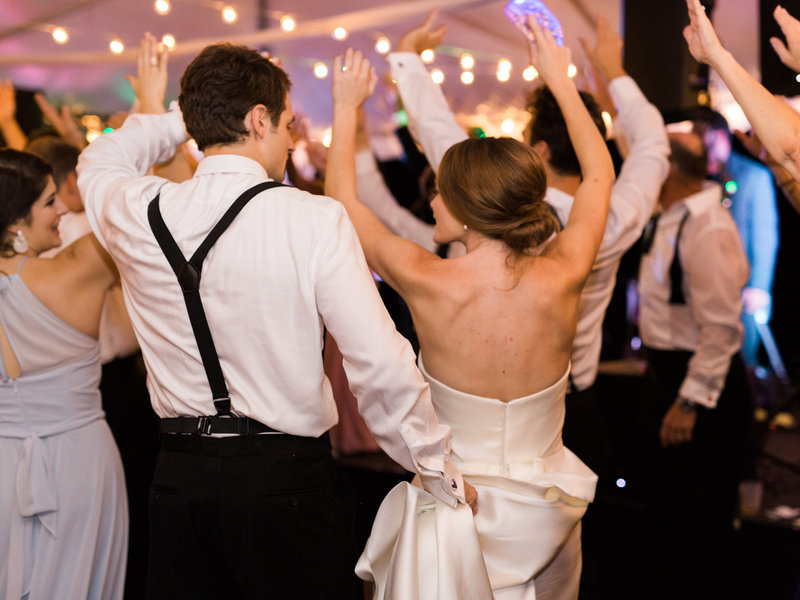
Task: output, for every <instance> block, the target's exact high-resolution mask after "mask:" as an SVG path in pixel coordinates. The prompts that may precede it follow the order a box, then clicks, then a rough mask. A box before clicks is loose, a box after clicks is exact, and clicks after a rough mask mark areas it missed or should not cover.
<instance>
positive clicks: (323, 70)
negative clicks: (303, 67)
mask: <svg viewBox="0 0 800 600" xmlns="http://www.w3.org/2000/svg"><path fill="white" fill-rule="evenodd" d="M314 76H315V77H316V78H317V79H325V78H326V77H327V76H328V65H326V64H325V63H323V62H318V63H316V64H315V65H314Z"/></svg>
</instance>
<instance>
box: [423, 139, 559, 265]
mask: <svg viewBox="0 0 800 600" xmlns="http://www.w3.org/2000/svg"><path fill="white" fill-rule="evenodd" d="M438 185H439V192H440V193H441V196H442V200H443V202H444V203H445V205H446V206H447V208H448V210H449V211H450V212H451V213H452V215H453V216H454V217H455V218H456V219H458V220H459V221H461V222H462V223H464V224H465V225H467V226H468V227H469V228H471V229H474V230H475V231H478V232H479V233H482V234H484V235H486V236H487V237H490V238H494V239H498V240H502V241H503V242H505V244H506V245H507V246H508V247H509V248H511V249H512V250H513V251H514V252H515V253H517V254H521V253H524V252H525V251H527V250H529V249H531V248H534V247H536V246H538V245H539V244H541V243H542V242H545V241H546V240H547V239H548V238H550V236H551V235H553V233H555V232H557V231H558V230H559V228H560V226H559V223H558V218H557V217H556V216H555V214H554V213H553V210H552V209H551V207H550V206H549V205H548V204H547V203H546V202H545V201H544V194H545V190H546V189H547V178H546V176H545V172H544V166H543V165H542V160H541V159H540V158H539V157H538V156H537V154H536V153H535V152H534V151H533V150H532V149H531V148H530V147H528V146H526V145H525V144H523V143H522V142H518V141H517V140H514V139H511V138H470V139H466V140H464V141H463V142H460V143H458V144H456V145H454V146H452V147H451V148H450V149H449V150H448V151H447V152H446V153H445V155H444V157H443V158H442V163H441V165H440V166H439V178H438Z"/></svg>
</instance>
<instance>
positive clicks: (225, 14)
mask: <svg viewBox="0 0 800 600" xmlns="http://www.w3.org/2000/svg"><path fill="white" fill-rule="evenodd" d="M238 18H239V13H237V12H236V9H235V8H234V7H232V6H231V5H230V4H229V5H227V6H223V7H222V20H223V21H225V22H226V23H228V24H229V25H230V24H231V23H236V20H237V19H238Z"/></svg>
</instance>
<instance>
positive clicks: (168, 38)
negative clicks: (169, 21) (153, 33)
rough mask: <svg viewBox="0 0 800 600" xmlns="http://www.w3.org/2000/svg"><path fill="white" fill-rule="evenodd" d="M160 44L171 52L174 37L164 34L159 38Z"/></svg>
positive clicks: (173, 45) (173, 46)
mask: <svg viewBox="0 0 800 600" xmlns="http://www.w3.org/2000/svg"><path fill="white" fill-rule="evenodd" d="M161 43H162V44H164V45H165V46H166V47H167V48H168V49H169V50H172V49H174V48H175V36H174V35H172V34H169V33H165V34H164V37H162V38H161Z"/></svg>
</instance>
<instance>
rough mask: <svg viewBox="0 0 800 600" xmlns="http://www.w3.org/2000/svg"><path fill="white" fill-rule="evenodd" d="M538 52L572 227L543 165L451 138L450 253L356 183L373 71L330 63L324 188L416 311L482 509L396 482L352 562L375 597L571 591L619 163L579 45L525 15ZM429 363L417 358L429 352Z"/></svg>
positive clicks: (523, 152) (515, 147)
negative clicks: (389, 216)
mask: <svg viewBox="0 0 800 600" xmlns="http://www.w3.org/2000/svg"><path fill="white" fill-rule="evenodd" d="M528 26H529V27H530V29H531V31H532V35H533V37H534V40H535V43H532V44H531V45H530V53H531V63H532V64H533V65H534V67H535V68H536V69H537V71H538V72H539V74H540V75H541V77H542V79H543V80H544V82H545V83H546V84H547V85H548V86H549V87H550V89H551V91H552V92H553V95H554V96H555V98H556V100H557V101H558V104H559V106H560V108H561V111H562V113H563V114H564V117H565V119H566V123H567V128H568V131H569V135H570V140H571V141H572V145H573V147H574V148H575V151H576V154H577V156H578V159H579V161H580V166H581V171H582V174H583V179H582V182H581V184H580V187H579V188H578V191H577V193H576V194H575V204H574V207H573V209H572V212H571V213H570V217H569V221H568V222H567V224H566V226H565V227H564V229H563V230H562V231H560V232H559V225H558V221H557V220H556V218H555V217H554V215H553V213H552V211H551V210H550V208H549V207H548V206H547V204H546V203H545V202H544V200H543V197H544V192H545V188H546V182H545V173H544V168H543V166H542V161H541V159H540V158H539V157H538V156H537V155H536V154H535V153H534V152H533V150H531V149H530V148H529V147H528V146H526V145H525V144H522V143H521V142H518V141H516V140H512V139H510V138H483V139H468V140H465V141H463V142H461V143H459V144H456V145H455V146H453V147H452V148H450V149H449V150H448V151H447V153H446V154H445V156H444V158H443V159H442V162H441V166H440V168H439V173H438V189H439V194H438V195H436V197H435V198H434V199H433V201H432V203H431V206H432V209H433V212H434V216H435V218H436V226H435V229H434V240H435V241H436V242H437V243H440V244H444V243H448V242H454V241H458V242H461V243H463V244H464V245H465V247H466V250H467V253H466V255H464V256H461V257H458V258H453V259H442V258H439V257H438V256H436V255H435V254H432V253H430V252H428V251H427V250H425V249H423V248H421V247H419V246H417V245H415V244H414V243H412V242H409V241H407V240H405V239H402V238H399V237H396V236H394V235H392V234H391V233H390V232H389V231H388V230H387V229H386V228H385V227H384V226H383V225H382V224H381V223H380V222H379V221H378V219H377V218H375V217H374V216H373V215H372V213H371V212H370V211H369V210H368V209H367V208H366V207H365V206H363V205H362V204H361V203H360V202H359V201H358V198H357V197H356V192H355V170H354V150H355V130H356V120H357V110H358V108H359V106H360V105H361V104H362V103H363V101H364V100H365V99H366V98H367V97H368V96H369V95H370V93H371V92H372V90H373V88H374V85H375V73H374V70H373V69H372V68H371V67H370V66H369V63H368V62H367V61H366V60H365V59H364V58H363V57H362V56H361V54H360V53H359V52H357V51H355V52H354V51H352V50H348V51H347V52H346V53H345V55H344V57H337V58H336V60H335V61H334V69H333V71H334V75H333V103H334V121H333V143H332V145H331V149H330V154H329V158H328V168H327V182H326V188H325V189H326V193H327V194H328V195H329V196H331V197H333V198H336V199H337V200H339V201H340V202H342V204H344V206H345V207H346V209H347V212H348V214H349V216H350V218H351V220H352V222H353V224H354V226H355V228H356V231H357V233H358V236H359V239H360V240H361V244H362V246H363V248H364V253H365V255H366V257H367V261H368V263H369V265H370V267H371V268H372V269H373V270H374V271H375V272H377V273H378V275H380V276H381V277H382V278H383V279H384V280H385V281H386V282H387V283H389V285H391V286H392V287H393V288H394V289H395V290H397V291H398V292H399V293H400V295H401V296H402V297H403V298H404V299H405V301H406V303H407V304H408V306H409V309H410V311H411V314H412V317H413V319H414V324H415V326H416V330H417V335H418V336H419V344H420V357H419V367H420V369H421V370H422V372H423V374H424V375H425V377H426V379H427V381H428V382H429V383H430V386H431V393H432V397H433V401H434V405H435V408H436V411H437V415H438V417H439V419H440V421H441V422H443V423H446V424H448V425H449V426H450V427H451V428H452V431H453V442H452V444H453V448H452V456H453V457H454V460H455V461H456V464H458V465H459V467H460V468H461V470H462V473H463V474H464V477H465V480H466V481H468V482H469V483H471V484H472V485H473V486H474V487H475V488H476V489H477V490H478V507H477V512H476V514H475V515H474V518H473V516H472V514H471V513H470V511H469V510H468V509H467V508H466V507H465V506H461V507H459V508H457V509H455V510H454V509H451V508H449V507H447V506H445V505H444V504H438V503H437V501H436V500H435V499H433V497H431V496H429V495H428V494H426V493H425V492H424V491H423V490H421V489H420V488H418V487H414V486H409V485H408V484H401V485H400V486H398V487H397V488H395V489H394V490H393V491H392V492H390V494H389V496H387V498H386V499H385V500H384V503H383V505H382V507H381V509H380V512H379V513H378V517H377V518H376V521H375V525H374V527H373V530H372V536H371V538H370V540H369V542H368V544H367V547H366V549H365V550H364V554H363V555H362V557H361V560H360V561H359V565H358V567H357V571H358V573H359V575H360V576H361V577H362V578H364V579H367V580H371V581H374V582H375V597H376V598H403V599H404V600H405V599H409V598H426V599H427V598H459V599H463V598H488V597H492V596H494V597H496V598H531V599H532V598H537V599H539V600H541V599H542V598H576V597H577V593H578V580H579V577H580V519H581V517H582V516H583V513H584V511H585V509H586V505H587V503H588V502H590V501H591V500H592V498H593V496H594V486H595V482H596V477H595V475H594V474H593V473H592V472H591V471H590V470H589V469H588V467H586V466H585V465H584V464H583V463H582V462H581V461H580V460H579V459H578V458H577V457H576V456H575V455H574V454H572V452H570V451H569V450H567V449H566V448H564V446H563V444H562V443H561V426H562V423H563V418H564V394H565V390H566V387H567V380H568V374H569V358H570V352H571V349H572V340H573V337H574V334H575V327H576V322H577V310H578V298H579V295H580V292H581V289H582V287H583V283H584V280H585V279H586V277H587V275H588V274H589V270H590V268H591V266H592V262H593V260H594V257H595V254H596V253H597V249H598V247H599V245H600V241H601V239H602V236H603V231H604V228H605V222H606V215H607V213H608V206H609V198H610V190H611V184H612V182H613V178H614V175H613V170H612V164H611V159H610V157H609V155H608V152H607V150H606V147H605V143H604V141H603V139H602V137H601V135H600V133H599V132H598V129H597V127H596V126H595V125H594V123H593V121H592V119H591V117H590V116H589V114H588V113H587V111H586V109H585V108H584V105H583V103H582V101H581V99H580V97H579V95H578V92H577V90H576V89H575V86H574V84H573V83H572V81H571V80H570V79H569V77H568V76H567V69H568V66H569V64H570V52H569V50H568V49H567V48H564V47H560V46H557V45H556V43H555V41H554V39H553V36H552V34H550V32H549V31H544V30H542V29H541V28H540V27H539V26H538V25H537V23H536V22H535V21H533V20H532V19H529V21H528ZM423 360H424V362H423Z"/></svg>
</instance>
